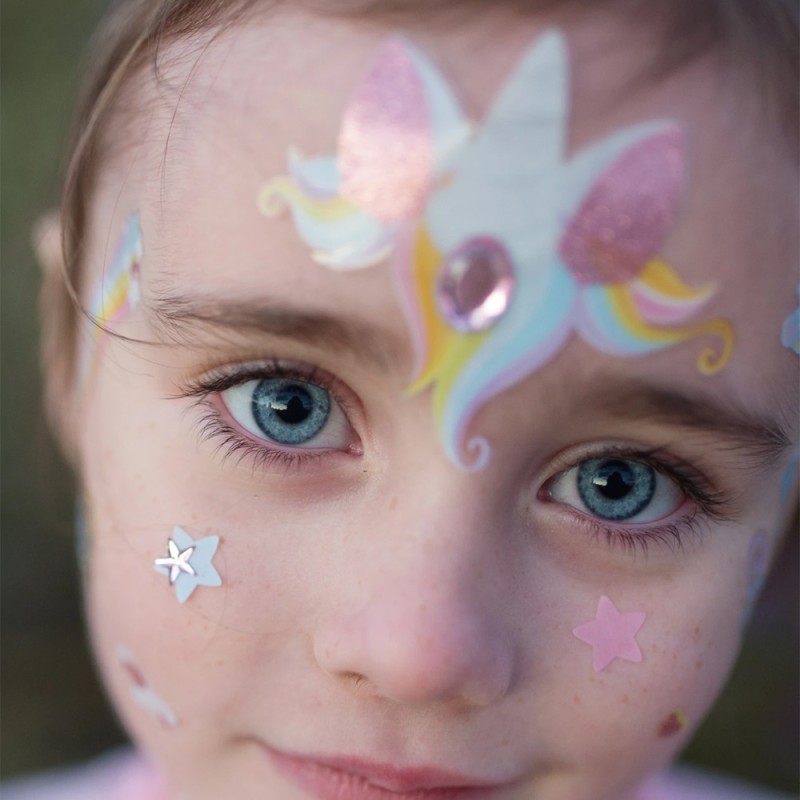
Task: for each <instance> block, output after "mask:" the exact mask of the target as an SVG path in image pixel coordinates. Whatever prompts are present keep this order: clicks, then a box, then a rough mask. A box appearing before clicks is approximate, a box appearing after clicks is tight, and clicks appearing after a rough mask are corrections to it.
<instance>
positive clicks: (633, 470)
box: [578, 458, 656, 520]
mask: <svg viewBox="0 0 800 800" xmlns="http://www.w3.org/2000/svg"><path fill="white" fill-rule="evenodd" d="M655 492H656V473H655V470H653V469H652V468H651V467H648V466H647V465H646V464H642V463H640V462H638V461H628V460H624V459H620V458H590V459H589V460H587V461H584V462H583V463H582V464H581V465H580V466H579V467H578V493H579V494H580V496H581V500H583V504H584V505H585V506H586V508H587V509H588V510H589V511H590V512H591V513H592V514H595V515H596V516H598V517H601V518H602V519H609V520H626V519H631V518H632V517H635V516H636V515H637V514H639V513H640V512H642V511H644V509H645V508H647V506H648V505H649V504H650V501H651V500H652V499H653V495H655Z"/></svg>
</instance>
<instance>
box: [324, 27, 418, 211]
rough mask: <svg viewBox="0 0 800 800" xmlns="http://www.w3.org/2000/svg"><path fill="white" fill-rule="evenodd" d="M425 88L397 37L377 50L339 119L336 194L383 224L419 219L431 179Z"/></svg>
mask: <svg viewBox="0 0 800 800" xmlns="http://www.w3.org/2000/svg"><path fill="white" fill-rule="evenodd" d="M430 128H431V126H430V119H429V113H428V108H427V100H426V97H425V89H424V86H423V84H422V80H421V78H420V75H419V73H418V71H417V69H416V68H415V65H414V61H413V60H412V58H411V56H410V54H409V52H408V50H407V49H406V47H405V46H404V45H403V42H402V40H401V39H399V38H396V37H394V38H391V39H389V40H387V41H386V42H385V43H384V44H383V46H382V47H381V48H380V50H379V51H378V54H377V56H376V57H375V59H374V61H373V62H372V65H371V67H370V68H369V70H368V72H367V74H366V76H365V77H364V79H363V80H362V82H361V84H360V85H359V87H358V89H357V90H356V92H355V94H354V96H353V98H352V100H351V101H350V104H349V106H348V107H347V109H346V111H345V113H344V117H343V119H342V127H341V130H340V133H339V160H338V164H339V170H340V172H341V181H342V185H341V195H342V197H343V198H344V199H346V200H349V201H350V202H351V203H354V204H355V205H357V206H359V207H360V208H361V209H363V210H364V211H366V212H368V213H369V214H371V215H372V216H374V217H375V218H376V219H379V220H380V221H382V222H397V221H399V220H402V219H405V218H407V217H409V216H412V215H414V214H418V213H419V212H420V210H421V209H422V206H423V204H424V202H425V198H426V197H427V194H428V190H429V184H430V180H431V178H432V176H433V141H432V138H431V137H432V133H431V129H430Z"/></svg>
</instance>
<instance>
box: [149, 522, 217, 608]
mask: <svg viewBox="0 0 800 800" xmlns="http://www.w3.org/2000/svg"><path fill="white" fill-rule="evenodd" d="M218 544H219V536H206V537H205V538H203V539H198V540H197V541H195V540H194V539H192V537H191V536H190V535H189V534H188V533H186V531H185V530H183V528H179V527H177V526H176V527H175V528H173V530H172V536H171V537H170V539H169V540H168V542H167V552H168V553H169V555H167V556H165V557H162V558H157V559H156V560H155V569H156V571H157V572H160V573H161V574H162V575H167V576H168V577H169V585H170V586H174V587H175V596H176V597H177V598H178V602H179V603H184V602H186V600H187V599H188V598H189V595H191V593H192V592H193V591H194V590H195V587H197V586H221V585H222V578H220V576H219V573H218V572H217V570H216V569H215V568H214V565H213V564H212V563H211V559H212V558H213V557H214V554H215V553H216V552H217V545H218Z"/></svg>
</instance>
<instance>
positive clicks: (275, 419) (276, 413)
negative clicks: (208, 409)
mask: <svg viewBox="0 0 800 800" xmlns="http://www.w3.org/2000/svg"><path fill="white" fill-rule="evenodd" d="M220 396H221V398H222V400H223V402H224V403H225V406H226V408H227V409H228V411H229V412H230V415H231V416H232V417H233V419H234V420H235V421H236V422H237V423H238V424H239V425H241V426H242V427H243V428H244V429H245V430H246V431H247V432H248V433H251V434H253V435H254V436H256V437H258V438H259V439H265V440H267V441H270V442H275V443H277V444H281V445H286V446H287V447H315V448H319V449H325V450H328V449H330V450H333V449H342V450H344V449H347V448H348V446H349V445H350V443H351V440H352V432H351V429H350V426H349V423H348V422H347V418H346V417H345V415H344V412H343V411H342V409H341V408H340V406H339V404H338V403H337V402H336V400H334V399H333V397H332V396H331V394H330V393H329V392H328V390H327V389H324V388H323V387H321V386H318V385H317V384H315V383H311V382H310V381H304V380H301V379H298V378H291V377H282V376H280V377H274V378H261V379H258V380H250V381H246V382H244V383H241V384H238V385H236V386H232V387H230V388H229V389H225V390H224V391H222V392H220Z"/></svg>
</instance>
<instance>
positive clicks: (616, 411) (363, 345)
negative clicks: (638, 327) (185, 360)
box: [150, 294, 792, 469]
mask: <svg viewBox="0 0 800 800" xmlns="http://www.w3.org/2000/svg"><path fill="white" fill-rule="evenodd" d="M150 313H151V315H152V317H153V321H154V324H155V326H156V328H157V329H158V330H159V331H161V332H162V333H165V334H166V335H168V336H171V337H173V338H175V339H178V340H179V341H183V342H184V343H192V344H196V339H197V336H198V331H201V332H202V331H203V330H205V331H207V332H208V333H210V334H212V335H213V334H215V333H216V334H222V335H224V334H226V333H228V334H232V335H234V336H248V335H253V334H256V335H262V336H276V337H281V338H289V339H293V340H295V341H299V342H302V343H304V344H307V345H310V346H313V347H316V348H319V349H325V350H330V349H331V348H336V349H344V350H346V351H349V352H350V353H351V354H352V356H353V357H354V358H356V359H359V360H365V361H367V362H369V363H370V364H372V365H374V366H376V367H377V368H379V369H380V370H381V371H384V372H387V371H389V370H390V369H392V368H393V367H396V366H397V365H398V364H399V363H401V360H400V353H402V352H403V351H404V346H403V344H402V343H401V342H400V341H399V340H398V339H397V337H396V336H395V335H393V334H392V333H391V332H389V331H388V330H386V329H381V328H379V327H378V326H376V325H372V324H369V323H367V322H362V321H359V320H357V319H341V318H339V317H336V316H333V315H330V314H326V313H324V312H316V311H313V312H312V311H307V310H305V309H298V308H296V307H292V306H289V305H281V304H280V303H273V302H270V301H269V300H240V299H228V298H216V297H208V296H205V295H187V294H169V295H164V296H158V297H156V298H154V300H153V303H152V305H151V306H150ZM570 391H571V392H572V393H574V392H575V387H573V388H572V389H571V390H570ZM583 391H584V393H585V394H588V393H589V392H591V397H592V399H591V408H592V411H593V412H595V413H597V414H604V415H607V416H610V417H614V418H618V419H625V420H642V421H649V422H656V423H661V424H665V425H669V426H671V427H675V428H682V429H684V430H689V431H694V432H697V433H701V434H703V433H704V434H708V435H713V436H716V437H722V438H723V439H724V440H727V441H728V442H729V446H730V448H731V449H732V450H734V451H737V452H740V453H741V454H742V455H743V456H745V457H747V458H749V459H751V460H752V464H753V466H754V467H755V468H756V469H765V468H768V467H769V466H771V465H772V464H774V463H775V461H777V460H778V459H780V458H781V457H782V456H783V455H784V453H785V452H786V451H787V450H788V449H789V448H790V447H791V446H792V441H791V439H790V437H789V435H788V434H787V432H786V431H787V428H786V426H785V425H782V424H781V422H780V421H779V420H778V419H772V418H767V417H765V416H763V415H759V414H757V413H755V412H753V411H751V410H750V409H748V408H746V407H745V406H744V405H742V404H741V403H737V402H735V401H734V400H733V399H731V398H725V399H724V400H721V399H718V398H717V397H715V396H713V395H712V394H710V393H706V392H697V391H692V393H689V392H684V391H679V390H677V389H673V388H667V387H664V386H660V385H657V384H653V383H650V382H648V381H645V380H641V379H635V378H627V379H619V378H617V379H609V380H607V381H602V382H601V383H600V385H599V386H598V383H596V382H595V383H594V384H593V385H592V386H591V387H584V389H583Z"/></svg>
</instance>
